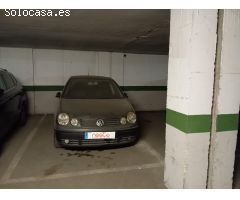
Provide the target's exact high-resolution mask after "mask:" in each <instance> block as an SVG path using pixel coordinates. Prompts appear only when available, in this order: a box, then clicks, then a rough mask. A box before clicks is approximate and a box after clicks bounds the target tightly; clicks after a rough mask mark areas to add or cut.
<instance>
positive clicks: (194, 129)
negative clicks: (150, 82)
mask: <svg viewBox="0 0 240 200" xmlns="http://www.w3.org/2000/svg"><path fill="white" fill-rule="evenodd" d="M239 12H240V11H239V10H224V11H217V10H172V11H171V29H170V51H169V70H168V91H167V118H166V122H167V124H166V152H165V173H164V180H165V183H166V186H167V187H168V188H231V187H232V175H233V165H234V156H235V154H234V153H235V147H236V136H237V129H238V112H239V102H240V92H239V91H240V65H239V63H240V59H239V52H240V13H239Z"/></svg>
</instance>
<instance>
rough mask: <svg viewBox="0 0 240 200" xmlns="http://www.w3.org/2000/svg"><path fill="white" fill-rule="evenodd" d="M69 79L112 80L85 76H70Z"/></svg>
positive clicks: (103, 77)
mask: <svg viewBox="0 0 240 200" xmlns="http://www.w3.org/2000/svg"><path fill="white" fill-rule="evenodd" d="M70 79H93V80H99V79H102V80H112V78H110V77H105V76H93V75H91V76H86V75H80V76H71V77H70Z"/></svg>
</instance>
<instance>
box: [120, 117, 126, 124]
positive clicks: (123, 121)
mask: <svg viewBox="0 0 240 200" xmlns="http://www.w3.org/2000/svg"><path fill="white" fill-rule="evenodd" d="M120 123H121V124H122V125H125V124H126V123H127V119H126V118H125V117H122V118H121V119H120Z"/></svg>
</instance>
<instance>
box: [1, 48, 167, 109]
mask: <svg viewBox="0 0 240 200" xmlns="http://www.w3.org/2000/svg"><path fill="white" fill-rule="evenodd" d="M0 65H2V66H3V67H4V68H6V69H8V70H9V71H10V72H12V73H13V74H14V75H15V76H16V77H17V78H19V80H20V81H21V82H22V84H23V85H36V86H38V85H64V84H65V83H66V81H67V80H68V78H69V77H70V76H72V75H102V76H109V77H112V78H113V79H114V80H115V81H116V82H117V83H118V84H119V85H121V86H166V85H167V68H168V56H166V55H145V54H126V57H124V54H123V53H111V52H94V51H71V50H53V49H51V50H50V49H31V48H7V47H0ZM55 93H56V92H52V91H37V92H28V94H29V99H30V103H31V108H30V112H31V113H53V112H55V110H56V105H57V103H58V99H56V98H55ZM128 94H129V99H130V100H131V101H132V102H133V105H134V107H135V109H136V110H163V109H165V108H166V106H165V104H166V91H129V92H128Z"/></svg>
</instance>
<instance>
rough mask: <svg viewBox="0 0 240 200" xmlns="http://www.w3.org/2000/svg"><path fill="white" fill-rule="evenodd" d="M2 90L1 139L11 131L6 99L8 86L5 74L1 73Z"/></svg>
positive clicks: (0, 84)
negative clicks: (4, 77) (4, 78)
mask: <svg viewBox="0 0 240 200" xmlns="http://www.w3.org/2000/svg"><path fill="white" fill-rule="evenodd" d="M0 88H1V89H2V90H3V93H2V94H1V96H0V139H1V138H2V137H3V136H4V135H5V134H6V132H7V131H8V129H9V124H8V123H7V117H6V110H7V109H6V108H7V107H8V101H7V98H6V95H5V94H6V85H5V82H4V80H3V73H2V71H0Z"/></svg>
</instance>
